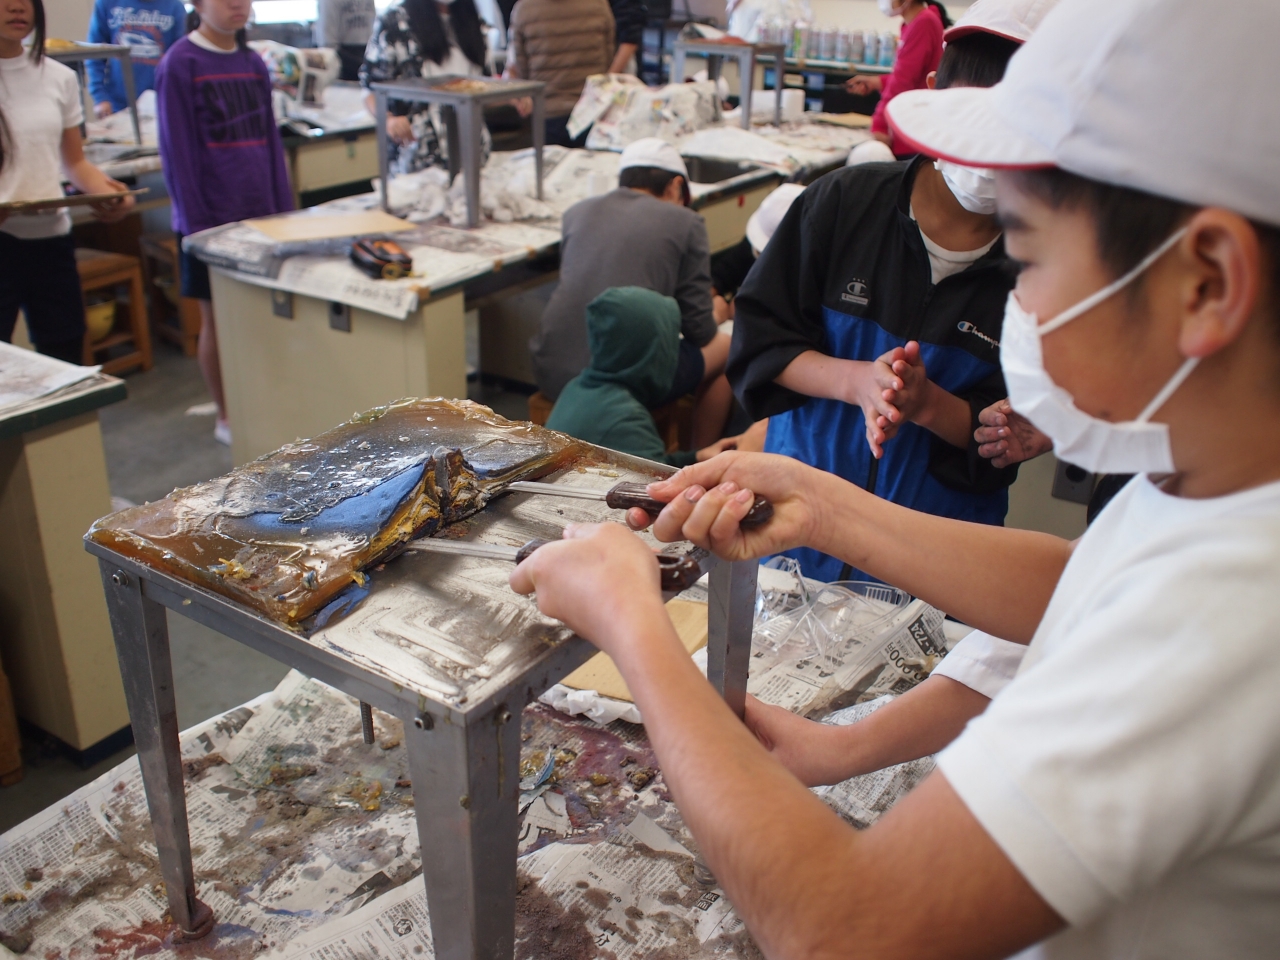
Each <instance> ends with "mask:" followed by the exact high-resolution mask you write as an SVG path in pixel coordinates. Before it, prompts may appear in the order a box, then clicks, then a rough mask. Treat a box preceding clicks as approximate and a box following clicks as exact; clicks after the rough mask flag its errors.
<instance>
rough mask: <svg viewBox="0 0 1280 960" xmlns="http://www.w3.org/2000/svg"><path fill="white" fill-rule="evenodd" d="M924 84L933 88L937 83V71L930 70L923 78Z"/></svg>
mask: <svg viewBox="0 0 1280 960" xmlns="http://www.w3.org/2000/svg"><path fill="white" fill-rule="evenodd" d="M924 85H925V86H926V87H928V88H929V89H930V90H933V89H934V88H935V87H937V85H938V71H937V70H930V71H929V72H928V73H927V74H926V75H925V78H924Z"/></svg>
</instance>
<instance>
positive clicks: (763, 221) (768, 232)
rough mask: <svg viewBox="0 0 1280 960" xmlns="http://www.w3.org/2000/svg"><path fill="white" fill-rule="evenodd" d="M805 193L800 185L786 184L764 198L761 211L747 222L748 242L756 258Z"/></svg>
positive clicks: (758, 210)
mask: <svg viewBox="0 0 1280 960" xmlns="http://www.w3.org/2000/svg"><path fill="white" fill-rule="evenodd" d="M802 193H804V187H803V186H801V185H800V184H798V183H784V184H783V185H782V186H780V187H778V189H776V190H774V191H773V193H771V194H769V195H768V196H767V197H765V198H764V201H763V202H762V203H761V204H760V207H759V209H757V210H756V212H755V213H753V214H752V215H751V218H750V219H749V220H747V242H748V243H750V244H751V249H752V250H754V251H755V254H756V256H757V257H758V256H760V252H761V251H762V250H763V249H764V248H765V244H767V243H768V242H769V238H770V237H772V236H773V234H774V231H775V230H777V229H778V224H780V223H781V222H782V218H783V217H785V216H786V215H787V211H788V210H790V209H791V204H793V203H794V202H795V199H796V197H798V196H800V194H802Z"/></svg>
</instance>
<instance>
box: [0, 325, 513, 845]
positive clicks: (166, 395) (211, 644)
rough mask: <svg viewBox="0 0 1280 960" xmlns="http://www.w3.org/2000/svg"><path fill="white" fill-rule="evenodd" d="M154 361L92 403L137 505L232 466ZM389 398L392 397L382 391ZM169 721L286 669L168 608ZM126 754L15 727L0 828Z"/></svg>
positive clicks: (116, 481)
mask: <svg viewBox="0 0 1280 960" xmlns="http://www.w3.org/2000/svg"><path fill="white" fill-rule="evenodd" d="M155 350H156V357H155V360H156V363H155V366H154V367H153V368H152V369H151V370H149V371H147V372H146V373H135V374H132V375H128V376H126V377H125V382H126V384H127V385H128V388H129V397H128V399H127V400H124V401H122V402H121V403H117V404H114V405H113V406H110V407H106V408H104V409H103V410H102V411H100V419H101V423H102V441H103V445H104V447H105V449H106V458H107V473H108V477H109V479H110V483H111V495H112V497H113V498H120V499H124V500H129V501H131V502H133V503H142V502H144V501H146V500H155V499H158V498H160V497H163V496H164V495H165V494H167V493H168V492H169V491H170V490H172V489H173V488H174V487H179V486H186V485H189V484H192V483H197V482H199V481H201V480H207V479H209V478H210V477H216V476H218V475H219V474H222V473H226V472H227V471H228V470H230V469H231V451H230V449H229V448H228V447H224V446H222V445H221V444H219V443H218V442H217V441H215V440H214V439H213V419H214V418H213V417H212V416H211V415H201V416H193V415H189V414H188V413H187V410H188V408H190V407H192V406H196V405H199V404H203V403H207V402H208V400H209V394H208V391H207V390H206V389H205V386H204V381H203V380H202V379H201V376H200V369H199V367H198V366H197V365H196V361H195V358H194V357H185V356H183V355H182V354H181V353H179V352H178V351H177V350H176V349H174V348H171V347H169V346H167V345H163V344H157V345H156V347H155ZM468 394H469V396H470V397H471V399H472V400H477V401H480V402H481V403H485V404H488V405H489V406H491V407H493V408H494V410H496V411H497V412H498V413H500V414H502V415H503V416H506V417H510V418H513V419H517V418H518V419H525V418H526V417H527V415H528V414H527V410H528V403H527V399H526V397H525V396H524V395H523V394H520V393H513V392H510V391H507V390H504V389H502V388H501V387H499V386H495V385H486V384H482V383H480V382H479V381H478V380H474V379H473V380H471V381H470V382H469V385H468ZM387 399H388V400H390V399H395V398H391V397H388V398H387ZM169 638H170V644H171V646H172V650H173V674H174V677H173V679H174V687H175V689H176V692H177V700H178V722H179V725H180V728H181V729H183V730H185V729H187V728H188V727H191V726H193V725H194V724H196V723H198V722H199V721H201V720H204V719H206V718H208V717H211V716H214V715H215V714H219V713H222V712H224V711H226V710H228V709H230V708H232V707H234V706H238V705H239V704H241V703H244V702H245V701H247V700H250V699H252V698H253V697H256V696H257V695H258V694H260V693H264V692H265V691H267V690H271V689H273V688H274V687H275V686H276V684H277V683H279V682H280V680H281V678H282V677H283V676H284V675H285V673H286V672H288V670H287V668H286V667H285V666H284V664H281V663H278V662H277V661H275V660H272V659H271V658H270V657H267V656H265V655H263V654H261V653H258V652H257V651H255V650H251V649H249V648H248V647H245V646H243V645H241V644H239V643H236V642H235V641H234V640H229V639H227V638H226V637H223V636H221V635H220V634H217V633H215V632H213V631H212V630H209V629H208V628H207V627H203V626H201V625H200V624H198V623H196V622H194V621H192V620H188V619H187V618H186V617H182V616H176V615H174V614H172V613H171V614H170V615H169ZM132 753H133V748H132V747H129V748H127V749H125V750H121V751H120V752H118V753H115V754H112V755H111V756H109V757H106V758H104V759H102V760H101V761H99V762H98V763H97V764H95V765H94V766H92V767H89V768H88V769H81V768H80V767H79V766H78V765H77V764H75V763H74V762H72V761H71V760H69V759H67V758H66V757H65V756H64V755H63V754H62V752H61V751H60V750H59V748H58V744H57V742H56V741H54V740H53V739H52V738H44V739H37V738H34V737H31V736H26V735H24V737H23V764H24V768H25V776H24V777H23V779H22V780H21V781H20V782H18V783H17V784H15V785H14V786H11V787H6V788H2V789H0V833H3V832H4V831H6V830H8V829H9V828H10V827H12V826H14V825H16V824H18V823H21V822H22V821H23V820H25V819H27V818H28V817H30V816H32V815H33V814H36V813H38V812H39V811H41V810H43V809H45V808H46V807H48V806H51V805H52V804H54V803H56V802H57V801H58V800H60V799H62V798H63V797H65V796H66V795H67V794H69V793H71V792H72V791H73V790H75V789H76V788H78V787H80V786H82V785H83V784H86V783H88V782H89V781H91V780H93V779H94V778H96V777H98V776H99V775H101V774H102V773H105V772H106V771H107V770H109V769H111V767H113V766H115V765H116V764H117V763H119V762H120V761H121V760H124V759H126V758H127V757H129V756H130V755H131V754H132Z"/></svg>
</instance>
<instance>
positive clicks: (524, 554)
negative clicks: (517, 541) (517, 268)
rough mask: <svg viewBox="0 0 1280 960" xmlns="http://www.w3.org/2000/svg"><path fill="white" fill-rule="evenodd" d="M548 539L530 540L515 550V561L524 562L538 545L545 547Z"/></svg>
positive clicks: (548, 541)
mask: <svg viewBox="0 0 1280 960" xmlns="http://www.w3.org/2000/svg"><path fill="white" fill-rule="evenodd" d="M548 543H551V541H550V540H530V541H529V542H528V543H526V544H525V545H524V546H523V547H521V548H520V549H519V550H517V551H516V563H524V562H525V561H526V560H528V559H529V557H530V555H532V553H533V551H535V550H537V549H538V548H539V547H545V546H546V545H547V544H548Z"/></svg>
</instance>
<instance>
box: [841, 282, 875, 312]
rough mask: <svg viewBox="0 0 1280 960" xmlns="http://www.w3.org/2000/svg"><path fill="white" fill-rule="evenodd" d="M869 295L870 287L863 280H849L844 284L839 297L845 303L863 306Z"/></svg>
mask: <svg viewBox="0 0 1280 960" xmlns="http://www.w3.org/2000/svg"><path fill="white" fill-rule="evenodd" d="M870 297H871V288H870V287H868V286H867V284H866V281H865V280H850V281H849V282H848V283H846V284H845V287H844V293H842V294H840V299H841V300H844V301H846V302H847V303H856V304H857V305H858V306H860V307H865V306H866V305H867V302H868V300H869V299H870Z"/></svg>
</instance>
